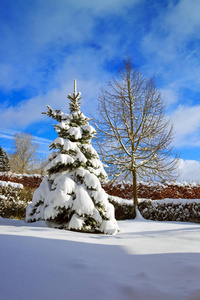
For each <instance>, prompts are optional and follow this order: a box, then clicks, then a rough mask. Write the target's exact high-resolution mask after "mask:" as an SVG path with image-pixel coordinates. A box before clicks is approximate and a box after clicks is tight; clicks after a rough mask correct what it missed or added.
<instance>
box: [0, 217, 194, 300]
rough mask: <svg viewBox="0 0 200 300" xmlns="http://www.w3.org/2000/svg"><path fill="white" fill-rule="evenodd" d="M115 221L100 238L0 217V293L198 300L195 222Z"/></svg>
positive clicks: (5, 297) (34, 298)
mask: <svg viewBox="0 0 200 300" xmlns="http://www.w3.org/2000/svg"><path fill="white" fill-rule="evenodd" d="M118 224H119V227H120V233H118V234H117V235H115V236H107V235H102V234H86V233H78V232H72V231H64V230H59V229H54V228H49V227H48V226H47V224H46V223H45V222H43V221H41V222H37V223H32V224H27V223H25V222H24V221H17V220H9V219H2V218H0V249H1V250H0V262H1V268H0V278H1V280H0V299H1V300H21V299H25V300H26V299H28V300H44V299H48V300H62V299H63V300H64V299H65V300H66V299H67V300H71V299H76V300H85V299H87V300H128V299H130V300H143V299H144V300H172V299H173V300H184V299H188V300H199V299H200V284H199V282H200V225H199V224H191V223H178V222H176V223H175V222H156V221H145V220H140V219H138V220H128V221H120V222H118Z"/></svg>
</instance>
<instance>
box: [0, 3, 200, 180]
mask: <svg viewBox="0 0 200 300" xmlns="http://www.w3.org/2000/svg"><path fill="white" fill-rule="evenodd" d="M199 12H200V1H199V0H190V1H188V0H179V1H177V0H176V1H175V0H174V1H170V0H168V1H167V0H162V1H161V0H151V1H149V0H123V1H122V0H101V1H92V0H76V1H74V0H54V1H53V0H18V1H16V0H9V1H7V0H0V45H1V47H0V74H1V75H0V116H1V122H0V145H1V146H2V147H3V148H4V149H5V150H6V151H10V148H11V147H12V136H13V134H14V133H15V132H19V131H24V132H29V133H31V134H32V135H34V137H35V141H36V142H37V143H39V144H40V148H39V149H40V150H39V151H40V154H41V155H42V156H46V155H47V152H48V145H49V143H50V142H51V141H52V140H53V139H54V138H55V137H56V133H55V132H54V130H53V127H52V126H51V124H52V120H51V119H49V118H48V117H47V116H45V115H42V114H41V112H43V111H46V105H47V104H48V105H50V106H52V107H53V108H55V109H62V110H63V111H65V112H68V99H67V94H68V93H69V92H73V80H74V79H76V80H77V86H78V91H80V92H81V93H82V96H83V99H82V111H83V112H84V114H85V115H87V116H90V114H93V115H94V114H95V111H96V108H97V96H98V93H99V90H100V88H101V87H102V86H105V85H106V83H107V80H108V79H109V78H111V77H112V76H115V75H116V74H117V71H118V67H120V65H121V63H122V60H123V58H124V57H126V55H127V54H129V55H130V56H131V57H132V59H133V61H134V63H135V66H136V67H137V68H138V69H139V70H140V71H141V72H142V73H143V74H144V75H145V76H147V77H151V76H155V78H156V82H157V87H158V88H159V89H160V90H161V92H162V94H163V96H164V97H165V99H166V102H167V115H168V116H169V117H170V118H171V120H172V122H173V124H174V127H175V131H176V134H175V140H174V147H175V150H176V151H178V152H179V153H180V155H181V158H182V172H183V173H182V174H183V176H182V178H183V179H185V180H197V181H200V171H199V169H200V151H199V150H200V67H199V66H200V17H199ZM184 174H185V175H184Z"/></svg>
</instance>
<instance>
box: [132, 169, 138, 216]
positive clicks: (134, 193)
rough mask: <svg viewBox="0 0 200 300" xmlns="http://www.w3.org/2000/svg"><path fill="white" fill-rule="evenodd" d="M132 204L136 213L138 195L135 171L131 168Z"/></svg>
mask: <svg viewBox="0 0 200 300" xmlns="http://www.w3.org/2000/svg"><path fill="white" fill-rule="evenodd" d="M133 204H134V209H135V213H136V214H137V210H138V195H137V172H136V170H135V169H133Z"/></svg>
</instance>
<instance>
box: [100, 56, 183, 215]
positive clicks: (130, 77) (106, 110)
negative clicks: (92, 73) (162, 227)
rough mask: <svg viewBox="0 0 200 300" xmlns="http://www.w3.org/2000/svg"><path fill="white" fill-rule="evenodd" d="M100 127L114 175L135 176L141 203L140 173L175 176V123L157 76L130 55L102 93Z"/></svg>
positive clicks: (103, 151) (102, 148)
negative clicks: (146, 73)
mask: <svg viewBox="0 0 200 300" xmlns="http://www.w3.org/2000/svg"><path fill="white" fill-rule="evenodd" d="M98 112H99V116H100V118H99V120H98V121H97V123H98V125H97V131H98V136H99V137H100V140H101V143H99V149H100V153H101V155H102V158H103V161H104V162H105V163H106V164H108V166H110V171H111V172H109V171H108V172H109V173H111V174H112V176H113V175H114V178H115V179H116V178H127V177H130V176H131V177H132V180H133V199H134V206H135V208H136V210H137V208H138V196H137V178H140V179H142V178H147V177H148V178H152V177H155V176H159V177H160V178H163V177H165V178H166V177H169V176H170V174H171V172H172V171H173V170H174V169H175V168H176V166H177V161H178V160H177V158H173V159H172V158H171V155H172V147H171V142H172V140H173V127H172V125H171V124H170V121H169V120H167V119H166V117H165V105H164V100H163V98H162V96H161V94H160V92H159V91H158V90H157V88H156V85H155V81H154V79H150V80H148V79H146V78H145V77H144V76H142V75H141V73H139V72H138V71H137V70H136V69H135V68H134V65H133V63H132V61H131V60H130V59H129V58H127V59H126V60H124V64H123V68H122V69H121V70H120V71H119V77H118V79H114V78H113V79H112V80H110V81H109V83H108V88H107V89H102V90H101V93H100V95H99V107H98Z"/></svg>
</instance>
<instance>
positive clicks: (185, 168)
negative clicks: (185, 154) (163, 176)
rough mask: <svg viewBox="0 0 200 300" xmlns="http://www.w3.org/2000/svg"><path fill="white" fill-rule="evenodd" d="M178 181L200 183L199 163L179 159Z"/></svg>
mask: <svg viewBox="0 0 200 300" xmlns="http://www.w3.org/2000/svg"><path fill="white" fill-rule="evenodd" d="M179 172H180V177H179V178H178V181H182V182H183V181H186V182H198V183H199V182H200V161H196V160H183V159H180V164H179Z"/></svg>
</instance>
